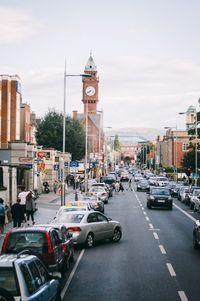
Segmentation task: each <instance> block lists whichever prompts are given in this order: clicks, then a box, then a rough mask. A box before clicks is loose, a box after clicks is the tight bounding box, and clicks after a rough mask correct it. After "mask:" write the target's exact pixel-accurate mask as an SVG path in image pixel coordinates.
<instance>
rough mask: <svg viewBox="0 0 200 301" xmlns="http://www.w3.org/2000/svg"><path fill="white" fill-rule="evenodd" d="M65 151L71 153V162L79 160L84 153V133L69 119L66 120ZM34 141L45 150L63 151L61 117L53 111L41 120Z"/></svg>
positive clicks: (76, 123) (78, 123)
mask: <svg viewBox="0 0 200 301" xmlns="http://www.w3.org/2000/svg"><path fill="white" fill-rule="evenodd" d="M65 127H66V131H65V133H66V137H65V151H66V152H69V153H71V155H72V160H80V159H82V158H83V156H84V153H85V132H84V130H83V127H82V126H81V124H80V122H79V121H78V120H77V119H72V118H71V117H69V116H68V117H67V118H66V124H65ZM36 140H37V143H38V144H39V145H43V146H44V147H46V148H54V149H56V150H59V151H61V152H62V150H63V115H62V114H60V113H57V112H56V111H55V110H49V112H48V113H47V114H46V115H45V116H44V117H43V118H42V119H41V121H40V122H39V124H38V126H37V132H36Z"/></svg>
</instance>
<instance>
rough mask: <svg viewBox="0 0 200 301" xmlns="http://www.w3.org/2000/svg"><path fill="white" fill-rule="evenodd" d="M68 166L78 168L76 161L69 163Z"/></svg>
mask: <svg viewBox="0 0 200 301" xmlns="http://www.w3.org/2000/svg"><path fill="white" fill-rule="evenodd" d="M70 166H71V167H78V161H71V162H70Z"/></svg>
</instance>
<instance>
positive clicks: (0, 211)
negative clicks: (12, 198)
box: [0, 198, 6, 234]
mask: <svg viewBox="0 0 200 301" xmlns="http://www.w3.org/2000/svg"><path fill="white" fill-rule="evenodd" d="M3 203H4V200H3V199H2V198H0V233H1V234H3V231H4V226H5V215H6V213H5V208H4V205H3Z"/></svg>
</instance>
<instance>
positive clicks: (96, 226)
mask: <svg viewBox="0 0 200 301" xmlns="http://www.w3.org/2000/svg"><path fill="white" fill-rule="evenodd" d="M53 224H63V225H65V226H66V227H67V228H68V230H69V232H70V233H72V237H73V241H74V243H75V244H77V245H79V244H85V245H86V247H89V248H90V247H92V246H93V244H94V243H95V242H96V241H101V240H105V239H110V240H111V241H113V242H118V241H119V240H120V239H121V236H122V228H121V225H120V223H119V222H117V221H113V220H112V219H111V218H109V217H107V216H105V215H104V214H102V213H101V212H98V211H73V212H66V213H63V214H62V215H60V216H58V217H57V218H56V219H54V220H53Z"/></svg>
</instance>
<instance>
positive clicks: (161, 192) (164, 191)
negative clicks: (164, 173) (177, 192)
mask: <svg viewBox="0 0 200 301" xmlns="http://www.w3.org/2000/svg"><path fill="white" fill-rule="evenodd" d="M151 193H152V194H153V195H156V194H159V195H169V194H170V193H169V190H168V189H158V188H154V189H152V191H151Z"/></svg>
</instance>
